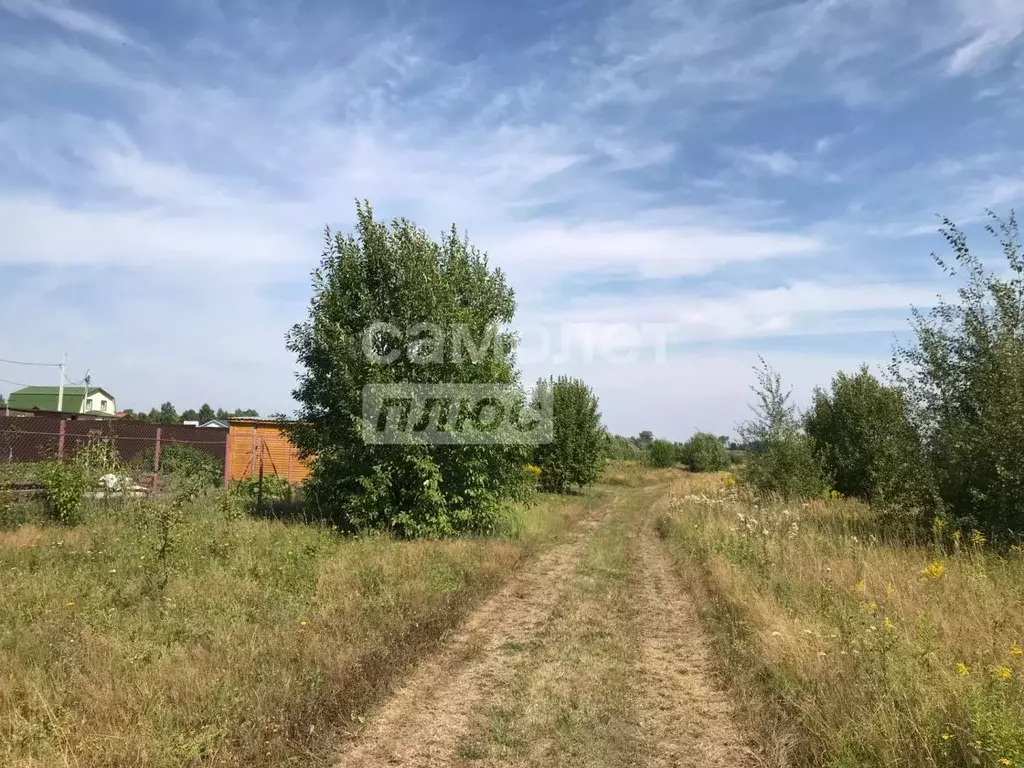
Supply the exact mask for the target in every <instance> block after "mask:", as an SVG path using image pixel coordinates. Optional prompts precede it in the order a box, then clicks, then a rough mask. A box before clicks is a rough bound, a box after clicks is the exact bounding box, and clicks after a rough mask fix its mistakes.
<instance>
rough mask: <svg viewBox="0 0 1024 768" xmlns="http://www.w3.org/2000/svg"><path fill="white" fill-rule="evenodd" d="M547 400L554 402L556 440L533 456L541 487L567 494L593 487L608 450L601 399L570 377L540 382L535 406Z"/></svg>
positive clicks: (544, 445)
mask: <svg viewBox="0 0 1024 768" xmlns="http://www.w3.org/2000/svg"><path fill="white" fill-rule="evenodd" d="M547 398H550V399H551V402H552V414H553V417H554V440H552V442H550V443H545V444H542V445H538V446H537V447H536V449H535V450H534V454H533V463H534V464H536V465H537V466H539V467H540V468H541V475H540V486H541V488H542V489H543V490H546V491H553V492H555V493H564V492H565V491H566V490H567V489H568V488H569V487H570V486H575V487H577V488H585V487H586V486H588V485H592V484H593V483H594V481H596V480H597V476H598V474H600V471H601V459H602V457H603V451H604V447H605V437H604V434H605V433H604V430H603V429H602V427H601V414H600V413H599V412H598V410H597V398H596V397H595V396H594V393H593V391H592V390H591V389H590V387H588V386H587V385H586V384H584V383H583V382H582V381H580V380H579V379H571V378H569V377H566V376H560V377H559V378H558V379H557V380H554V379H551V380H544V379H541V380H540V381H538V382H537V389H536V390H535V392H534V399H535V404H539V403H540V402H542V401H544V400H546V399H547Z"/></svg>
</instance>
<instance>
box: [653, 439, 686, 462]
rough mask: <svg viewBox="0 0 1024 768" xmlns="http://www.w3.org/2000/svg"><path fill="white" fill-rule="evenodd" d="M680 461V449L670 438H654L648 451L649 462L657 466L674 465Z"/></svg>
mask: <svg viewBox="0 0 1024 768" xmlns="http://www.w3.org/2000/svg"><path fill="white" fill-rule="evenodd" d="M678 461H679V451H678V450H677V448H676V446H675V444H673V443H670V442H669V441H668V440H654V441H652V442H651V447H650V449H649V450H648V452H647V463H648V464H649V465H650V466H652V467H655V468H665V467H674V466H675V465H676V463H677V462H678Z"/></svg>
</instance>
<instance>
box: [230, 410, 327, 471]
mask: <svg viewBox="0 0 1024 768" xmlns="http://www.w3.org/2000/svg"><path fill="white" fill-rule="evenodd" d="M261 458H262V461H263V474H264V476H266V475H277V476H278V477H283V478H285V479H286V480H287V481H288V482H289V483H301V482H302V481H303V480H305V479H306V477H308V476H309V468H308V467H307V466H306V464H305V463H304V462H303V461H302V460H301V459H299V455H298V451H297V450H296V449H295V446H294V445H292V444H291V442H289V440H288V438H287V437H285V436H284V435H283V434H281V430H280V428H279V427H278V425H277V422H274V421H231V422H230V426H229V427H228V462H227V467H226V473H225V474H226V478H227V480H228V481H229V482H234V481H235V480H244V479H246V478H249V477H259V474H260V460H261Z"/></svg>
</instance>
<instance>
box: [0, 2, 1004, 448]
mask: <svg viewBox="0 0 1024 768" xmlns="http://www.w3.org/2000/svg"><path fill="white" fill-rule="evenodd" d="M1022 118H1024V2H1020V0H928V1H927V2H926V1H925V0H890V1H888V2H885V1H883V0H804V1H803V2H780V1H779V0H766V1H764V2H761V1H758V0H615V2H612V1H611V0H587V2H583V0H520V1H519V2H516V3H481V2H469V1H468V0H448V1H447V2H441V1H440V0H420V1H419V2H411V1H409V0H385V1H384V2H381V1H380V0H375V1H374V2H365V1H363V0H356V1H355V2H347V3H336V2H329V1H328V0H293V2H289V3H279V2H270V0H166V1H165V2H161V3H139V2H135V0H91V1H89V0H81V1H79V2H76V1H74V0H0V233H2V234H0V329H2V331H0V359H9V360H19V361H34V362H47V363H50V362H56V361H59V360H60V357H61V354H62V353H63V352H65V351H66V352H67V355H68V376H69V378H70V379H72V380H75V381H77V380H79V379H81V377H82V376H83V375H84V374H85V372H86V371H88V372H89V373H90V375H91V377H92V381H93V383H94V384H97V385H100V386H103V387H105V388H106V389H108V390H109V391H111V392H112V393H113V394H114V395H115V397H117V402H118V407H119V408H126V407H133V408H136V409H140V408H141V409H146V410H148V409H149V408H150V407H152V406H154V405H159V403H161V402H163V401H165V400H171V401H172V402H174V403H175V404H176V405H178V407H179V410H180V409H184V408H186V407H198V405H199V404H201V403H203V402H204V401H205V402H209V403H210V404H212V405H213V406H214V407H226V408H229V409H233V408H235V407H243V408H247V407H254V408H257V409H258V410H260V411H261V412H264V413H269V412H291V411H292V410H293V409H294V403H293V402H292V399H291V389H292V387H293V384H294V379H295V373H296V364H295V360H294V359H293V357H292V356H291V355H290V354H289V353H288V352H287V350H286V349H285V344H284V339H285V334H286V332H287V330H288V328H289V327H291V326H292V325H293V324H294V323H296V322H300V321H301V320H303V319H304V317H305V315H306V312H307V307H308V301H309V297H310V272H311V270H312V269H313V268H314V267H315V266H316V264H317V263H318V261H319V257H320V252H321V248H322V236H323V229H324V227H325V225H330V226H331V227H332V228H334V229H338V230H341V231H349V230H351V229H352V227H353V224H354V219H355V203H354V201H355V200H356V199H365V200H369V201H370V202H371V203H372V204H373V206H374V209H375V211H376V213H377V214H378V215H379V216H382V217H385V218H391V217H398V216H401V217H407V218H409V219H412V220H414V221H415V222H417V223H418V224H419V225H420V226H421V227H423V228H424V229H426V230H427V231H428V232H430V233H435V234H438V235H440V233H441V232H442V231H444V230H447V229H448V228H450V227H451V225H452V224H453V223H454V224H455V225H456V226H457V227H458V228H459V230H460V231H464V232H466V233H468V236H469V238H470V240H471V241H472V242H473V243H474V244H475V245H477V246H478V247H479V248H481V249H482V250H485V251H487V253H488V254H489V256H490V259H491V262H492V263H493V264H494V265H495V266H498V267H500V268H501V269H502V270H504V271H505V272H506V274H507V275H508V278H509V280H510V282H511V284H512V285H513V286H514V288H515V290H516V294H517V299H518V313H517V320H516V325H517V327H518V328H519V329H520V332H521V335H522V338H523V348H522V350H521V355H520V359H521V367H522V371H523V378H524V380H526V381H531V380H534V379H536V377H538V376H542V375H545V376H546V375H548V374H559V373H567V374H571V375H577V376H581V377H583V378H584V380H586V381H587V382H588V383H589V384H591V386H592V387H593V388H594V389H595V391H596V394H597V395H598V396H599V398H600V404H601V411H602V413H603V414H604V418H605V421H606V423H607V425H608V426H609V427H610V428H611V429H612V430H613V431H615V432H618V433H622V434H636V433H638V432H639V431H641V430H652V431H654V432H655V433H656V434H658V435H662V436H665V437H668V438H671V439H684V438H686V437H687V436H688V435H689V434H690V433H692V432H693V431H694V430H695V429H704V430H710V431H713V432H715V433H716V434H735V425H736V423H737V422H738V421H740V420H742V419H743V418H745V416H746V415H747V403H748V402H749V401H750V399H751V396H750V391H749V385H750V384H751V383H752V382H753V379H754V376H753V372H752V370H751V368H752V366H753V365H755V364H757V362H758V356H763V357H764V359H765V360H767V361H768V362H769V363H770V364H771V365H772V366H773V367H775V368H776V369H778V370H779V371H780V372H781V373H782V375H783V377H784V380H785V381H786V382H788V383H789V384H790V385H792V387H793V388H794V394H795V397H796V399H797V401H798V402H806V401H807V399H808V397H809V393H810V391H811V389H812V387H814V386H815V385H825V384H827V383H828V382H829V380H830V379H831V377H832V375H833V374H834V373H835V372H836V371H837V370H840V369H842V370H853V369H855V368H856V367H857V366H859V365H860V364H861V363H866V364H868V365H869V366H872V367H873V369H875V370H879V369H880V368H881V367H882V366H884V365H885V364H886V363H887V362H888V360H889V359H890V357H891V349H892V345H893V342H894V339H898V338H904V337H905V335H906V331H907V329H908V327H909V325H908V317H909V309H910V306H911V305H912V304H913V305H916V306H921V307H927V306H929V305H930V304H932V303H934V300H935V296H936V295H937V294H938V293H940V292H944V291H947V290H948V289H949V288H950V284H949V281H948V279H947V278H945V277H944V276H943V275H942V274H941V272H939V270H938V269H937V268H936V266H935V265H934V263H933V262H932V260H931V257H930V254H931V253H932V252H933V251H936V250H939V251H941V250H942V247H943V241H942V239H941V237H940V236H939V235H938V232H937V230H938V226H939V220H938V219H937V218H936V216H937V214H941V215H945V216H949V217H950V218H952V219H954V220H955V221H957V222H959V223H961V224H962V225H963V226H964V227H966V228H967V230H968V233H969V235H970V236H971V238H972V240H971V242H972V243H974V244H975V245H976V247H978V248H979V249H982V250H983V251H985V252H986V253H987V251H986V249H992V247H993V245H997V244H995V243H994V241H991V239H990V238H987V236H985V235H983V234H981V233H979V231H978V230H980V225H981V223H983V221H984V211H985V209H986V208H991V209H993V210H994V211H996V212H997V213H1000V214H1004V215H1005V214H1006V213H1008V212H1009V211H1010V209H1011V208H1012V207H1013V206H1014V205H1017V204H1019V203H1020V200H1021V198H1024V144H1022V139H1021V131H1020V126H1021V125H1022V124H1024V123H1022ZM588 339H589V340H590V341H593V340H594V339H596V340H597V341H596V347H589V348H588V346H587V343H586V342H587V340H588ZM613 339H618V340H619V342H621V344H622V345H626V344H627V342H628V343H629V344H630V345H631V346H628V347H626V346H619V347H617V346H616V343H618V342H614V343H613V341H611V340H613ZM623 340H625V341H623ZM567 344H568V346H566V345H567ZM563 350H565V351H563ZM623 350H626V351H627V352H629V354H626V353H624V351H623ZM0 379H2V380H3V381H0V391H5V392H9V391H10V390H12V389H15V388H16V386H15V383H17V384H56V383H57V373H56V372H55V370H54V369H48V368H29V367H24V366H13V365H9V364H5V363H0ZM51 379H52V381H51ZM12 382H14V383H12Z"/></svg>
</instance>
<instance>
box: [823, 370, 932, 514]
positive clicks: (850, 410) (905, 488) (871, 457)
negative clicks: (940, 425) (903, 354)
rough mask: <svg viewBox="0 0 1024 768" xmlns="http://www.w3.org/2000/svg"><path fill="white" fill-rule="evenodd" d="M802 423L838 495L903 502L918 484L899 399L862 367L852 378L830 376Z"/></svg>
mask: <svg viewBox="0 0 1024 768" xmlns="http://www.w3.org/2000/svg"><path fill="white" fill-rule="evenodd" d="M804 424H805V429H806V431H807V434H808V435H809V436H811V437H812V438H814V453H815V456H816V458H817V459H818V462H819V464H820V465H821V468H822V470H823V472H824V474H825V476H826V477H827V478H828V479H829V482H830V483H831V485H832V486H833V487H834V488H835V489H836V490H837V491H839V492H840V493H842V494H843V495H844V496H855V497H858V498H862V499H866V500H868V501H872V502H875V503H882V502H886V501H894V500H907V499H908V498H909V497H910V495H911V492H912V489H914V488H915V487H916V486H917V485H918V482H919V479H920V477H921V474H920V467H921V456H920V443H919V440H918V438H917V434H916V432H915V431H914V428H913V426H912V425H911V423H910V420H909V418H908V417H907V411H906V408H905V405H904V399H903V395H902V393H901V391H900V390H899V389H897V388H895V387H887V386H884V385H882V384H881V383H880V382H879V381H878V379H876V378H875V377H874V376H872V375H871V374H870V373H869V372H868V370H867V367H866V366H864V367H862V368H861V369H860V371H859V372H858V373H856V374H854V375H852V376H850V375H847V374H845V373H842V372H840V373H838V374H836V377H835V378H834V379H833V380H832V389H831V392H827V391H825V390H822V389H816V390H815V391H814V403H813V405H812V407H811V410H810V411H808V413H807V414H806V415H805V417H804Z"/></svg>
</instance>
